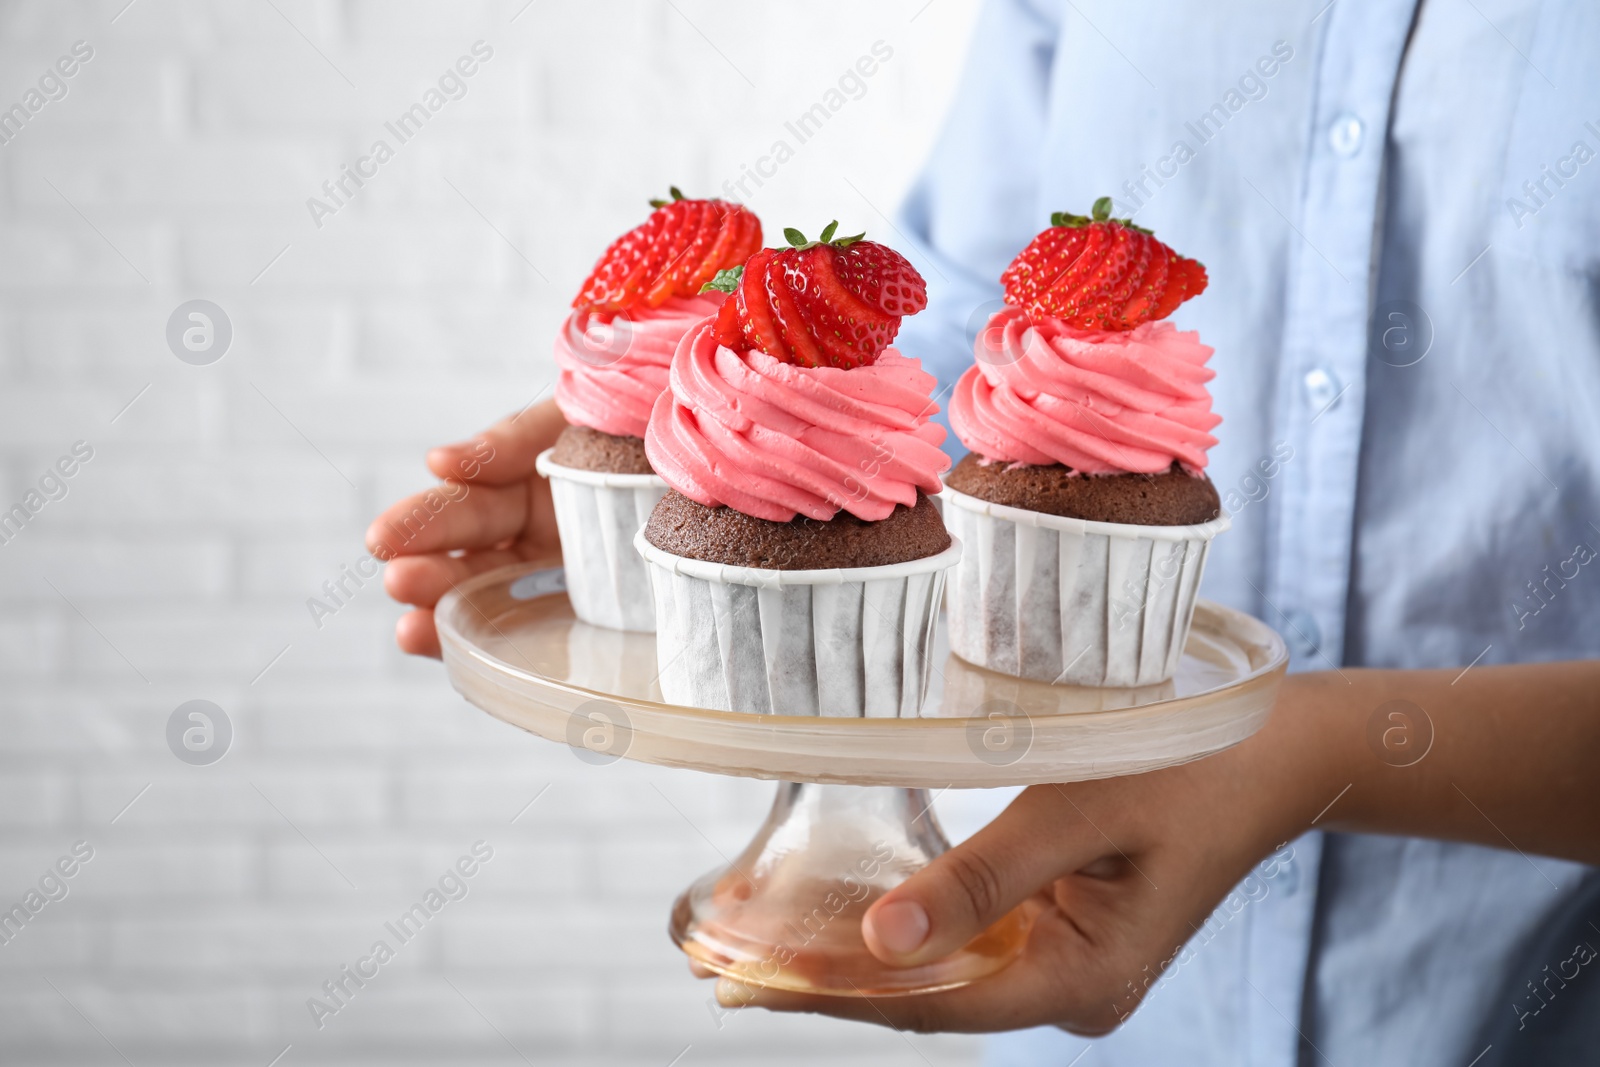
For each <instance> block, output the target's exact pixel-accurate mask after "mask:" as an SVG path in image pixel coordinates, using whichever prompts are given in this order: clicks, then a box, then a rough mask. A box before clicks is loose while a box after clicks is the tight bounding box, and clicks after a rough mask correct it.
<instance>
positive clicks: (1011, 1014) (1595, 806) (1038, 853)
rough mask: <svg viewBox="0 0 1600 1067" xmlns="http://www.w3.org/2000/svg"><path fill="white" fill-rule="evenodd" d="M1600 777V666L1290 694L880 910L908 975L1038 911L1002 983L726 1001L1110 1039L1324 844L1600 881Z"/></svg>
mask: <svg viewBox="0 0 1600 1067" xmlns="http://www.w3.org/2000/svg"><path fill="white" fill-rule="evenodd" d="M1396 708H1399V709H1401V710H1402V711H1403V713H1404V717H1403V718H1395V717H1394V716H1395V715H1396V714H1397V712H1396V710H1395V709H1396ZM1402 722H1404V723H1405V727H1404V729H1405V731H1408V734H1407V735H1406V736H1400V735H1399V734H1397V733H1396V731H1397V730H1400V726H1399V725H1397V724H1399V723H1402ZM1396 742H1400V743H1403V744H1404V745H1407V746H1410V747H1404V748H1399V749H1394V748H1391V747H1390V746H1391V744H1393V743H1396ZM1597 766H1600V662H1596V661H1576V662H1569V663H1541V664H1527V665H1521V666H1507V667H1478V668H1475V669H1473V670H1472V671H1471V673H1464V672H1460V671H1383V670H1355V669H1348V670H1344V671H1330V672H1319V673H1307V674H1297V675H1292V676H1290V677H1288V678H1286V679H1285V680H1284V683H1283V688H1282V690H1281V692H1280V695H1279V699H1278V702H1277V705H1276V707H1275V708H1274V709H1273V712H1272V715H1271V717H1270V718H1269V720H1268V722H1267V724H1266V725H1265V726H1264V727H1263V728H1262V729H1261V731H1260V732H1259V733H1257V734H1256V735H1255V736H1253V737H1251V738H1250V739H1248V740H1247V741H1245V742H1243V743H1242V744H1239V745H1237V746H1235V747H1233V748H1231V749H1228V750H1226V751H1224V752H1220V753H1218V754H1216V755H1214V756H1210V757H1208V758H1206V759H1202V760H1197V761H1195V762H1193V763H1188V764H1185V765H1183V766H1180V767H1173V768H1169V769H1167V770H1162V771H1155V772H1152V773H1149V774H1142V775H1136V776H1133V777H1128V778H1111V779H1104V780H1101V781H1093V782H1077V783H1073V784H1069V785H1060V786H1054V785H1043V786H1033V787H1031V788H1029V789H1028V790H1026V791H1025V792H1023V793H1022V794H1021V795H1020V796H1019V797H1018V798H1017V799H1016V800H1015V801H1014V802H1013V803H1012V804H1011V805H1010V806H1009V807H1008V808H1006V810H1005V811H1004V812H1002V813H1001V815H1000V816H999V817H998V818H997V819H995V821H994V822H993V823H991V824H990V825H989V826H987V827H985V828H984V829H983V830H981V831H980V832H979V833H977V834H976V835H974V836H973V837H972V838H971V839H970V840H968V841H965V842H963V843H962V844H961V845H959V846H957V847H956V848H954V849H952V850H950V851H949V852H948V853H946V854H945V855H944V856H941V857H940V858H939V859H937V860H935V861H934V862H933V863H932V864H930V865H929V866H928V867H927V868H926V869H924V870H922V871H920V872H918V873H917V874H916V875H914V876H913V877H911V878H910V879H908V880H907V881H906V882H905V883H904V884H903V885H901V886H899V887H898V888H896V889H894V890H893V891H891V892H889V893H887V894H885V895H884V896H883V897H882V898H881V899H879V900H878V901H877V902H875V903H874V904H873V906H872V907H871V908H870V909H869V910H868V912H867V915H866V918H865V920H864V926H863V933H864V937H865V939H866V942H867V947H868V948H869V949H870V950H871V952H872V954H873V955H874V956H877V957H878V958H879V959H881V960H883V961H884V962H885V963H890V964H898V965H909V964H916V963H922V962H925V961H927V960H933V959H937V958H939V957H941V956H945V955H948V954H949V953H950V952H952V951H954V950H955V949H957V948H959V947H960V946H961V945H963V944H965V943H966V942H967V941H969V940H971V939H972V938H973V937H974V936H975V935H976V934H977V933H978V932H979V931H981V930H983V929H984V928H985V927H987V926H989V925H990V924H992V923H993V922H995V921H996V920H997V919H999V918H1000V917H1001V916H1003V915H1004V914H1005V913H1006V912H1007V911H1008V910H1010V909H1011V908H1013V907H1015V906H1017V905H1018V904H1023V905H1024V906H1026V907H1029V908H1030V909H1033V910H1034V911H1035V913H1036V920H1035V924H1034V927H1033V932H1032V934H1031V936H1030V938H1029V940H1028V943H1027V945H1026V946H1025V948H1024V950H1023V954H1022V956H1021V957H1020V958H1019V959H1018V960H1017V962H1016V963H1014V964H1012V965H1011V966H1010V967H1008V968H1006V969H1005V970H1003V971H1001V972H1000V973H999V974H997V975H995V976H994V977H992V978H989V979H986V980H984V981H981V982H977V983H975V984H973V985H970V986H967V987H965V988H962V989H956V990H951V991H948V992H944V993H933V994H929V995H926V996H908V997H882V998H872V999H867V998H857V997H824V996H814V995H807V994H799V993H788V992H782V991H778V990H770V989H755V988H753V987H751V986H747V985H744V984H741V983H738V982H735V981H731V980H729V979H722V980H720V981H719V982H718V984H717V999H718V1000H719V1001H720V1002H721V1003H722V1004H723V1005H724V1006H726V1007H744V1006H759V1007H765V1008H769V1009H772V1010H775V1011H811V1012H820V1013H822V1014H827V1015H836V1016H840V1017H843V1018H850V1019H858V1020H861V1021H863V1022H870V1023H877V1024H880V1025H891V1026H895V1027H897V1028H902V1029H913V1030H922V1031H931V1030H955V1031H996V1030H1010V1029H1016V1028H1019V1027H1026V1026H1038V1025H1042V1024H1054V1025H1056V1026H1060V1027H1062V1028H1064V1029H1067V1030H1071V1031H1073V1032H1075V1033H1082V1034H1100V1033H1105V1032H1106V1031H1108V1030H1111V1029H1113V1028H1114V1027H1116V1026H1117V1025H1118V1024H1119V1023H1120V1022H1121V1021H1122V1020H1123V1019H1125V1018H1126V1017H1127V1016H1128V1014H1129V1013H1131V1012H1132V1011H1133V1009H1134V1008H1135V1007H1136V1006H1137V1005H1138V1003H1139V1001H1140V1000H1141V999H1142V997H1143V996H1144V995H1145V993H1146V991H1147V990H1148V989H1149V988H1150V986H1151V985H1152V984H1153V983H1154V982H1155V980H1156V979H1157V978H1159V977H1160V975H1161V974H1162V972H1163V970H1164V969H1168V968H1171V967H1181V966H1182V965H1183V963H1184V961H1185V959H1186V957H1185V956H1184V955H1183V954H1182V949H1183V946H1184V944H1185V942H1187V941H1188V940H1189V939H1190V937H1192V936H1193V935H1194V934H1195V933H1196V932H1197V931H1198V930H1199V928H1200V926H1201V924H1202V923H1203V922H1204V921H1205V920H1206V918H1207V916H1208V915H1210V913H1211V912H1212V910H1213V909H1214V908H1215V907H1216V906H1217V904H1218V903H1219V902H1220V901H1222V900H1223V898H1224V897H1225V896H1226V895H1227V894H1228V892H1229V890H1230V889H1231V888H1232V887H1233V886H1234V885H1236V884H1237V883H1239V881H1240V880H1241V879H1243V878H1244V877H1245V875H1246V874H1248V873H1249V872H1250V870H1251V868H1252V867H1255V866H1256V865H1257V864H1258V863H1261V861H1262V860H1263V858H1265V857H1268V856H1269V854H1270V853H1272V852H1273V850H1274V849H1276V848H1278V847H1280V845H1281V844H1282V843H1284V842H1288V841H1290V840H1292V839H1294V838H1295V837H1298V836H1299V835H1300V834H1301V833H1302V832H1304V831H1305V830H1306V829H1308V828H1310V827H1312V826H1313V825H1315V826H1317V827H1318V828H1323V829H1332V830H1345V831H1356V832H1365V833H1386V834H1403V835H1407V836H1415V837H1434V838H1442V839H1447V840H1456V841H1468V842H1473V843H1476V844H1481V845H1487V846H1491V847H1497V848H1517V849H1521V850H1525V851H1527V852H1534V853H1542V854H1544V855H1550V856H1558V857H1562V858H1566V859H1573V860H1578V861H1580V862H1587V863H1595V862H1600V775H1597V774H1596V773H1595V770H1594V769H1595V767H1597ZM1285 858H1286V854H1281V855H1278V856H1273V857H1272V858H1271V859H1267V860H1266V863H1265V864H1263V865H1262V867H1261V874H1260V877H1259V880H1260V881H1262V882H1265V883H1267V884H1268V885H1270V877H1271V876H1272V875H1274V874H1275V873H1276V868H1275V867H1274V866H1272V865H1274V864H1276V863H1279V862H1281V861H1282V860H1283V859H1285ZM1244 888H1245V889H1246V890H1248V889H1249V888H1250V883H1249V882H1247V883H1246V885H1245V887H1244ZM1268 891H1270V889H1269V890H1268Z"/></svg>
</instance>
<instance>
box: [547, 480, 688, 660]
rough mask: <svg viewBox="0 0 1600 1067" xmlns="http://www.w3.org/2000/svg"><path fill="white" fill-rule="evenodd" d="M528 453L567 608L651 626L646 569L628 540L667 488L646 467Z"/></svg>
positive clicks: (603, 621) (596, 618)
mask: <svg viewBox="0 0 1600 1067" xmlns="http://www.w3.org/2000/svg"><path fill="white" fill-rule="evenodd" d="M550 451H551V450H546V451H544V452H541V453H539V457H538V459H536V460H535V461H534V467H535V469H537V470H538V472H539V473H540V474H542V475H544V476H545V477H546V478H548V479H550V495H551V497H552V498H553V499H554V501H555V508H556V528H557V529H558V530H559V531H560V533H561V559H562V563H563V565H564V566H565V567H566V571H567V597H568V598H569V599H570V600H571V601H572V611H573V613H574V614H576V615H577V616H578V618H580V619H582V620H583V621H584V622H586V623H589V624H590V625H592V626H608V627H610V628H611V629H613V630H637V631H641V632H644V633H648V632H650V631H651V630H654V629H655V628H656V611H655V604H654V602H653V599H652V594H651V592H650V574H649V572H648V570H647V569H646V568H645V564H644V560H642V559H640V558H639V553H638V552H636V551H634V548H633V535H634V534H636V533H638V532H639V531H640V530H641V529H643V528H644V524H645V522H646V521H647V520H648V519H649V518H650V511H651V509H652V508H654V507H655V506H656V502H657V501H659V500H660V499H661V498H662V497H663V496H665V495H666V492H667V483H666V482H664V481H662V480H661V478H660V477H658V476H657V475H654V474H611V473H608V472H606V471H588V470H580V469H578V468H576V467H563V466H562V465H561V464H559V463H555V462H552V461H551V459H550Z"/></svg>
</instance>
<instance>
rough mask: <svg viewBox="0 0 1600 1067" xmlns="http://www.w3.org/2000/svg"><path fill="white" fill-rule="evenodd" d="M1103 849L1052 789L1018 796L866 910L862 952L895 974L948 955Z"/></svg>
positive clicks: (1035, 789) (1101, 842)
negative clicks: (866, 951)
mask: <svg viewBox="0 0 1600 1067" xmlns="http://www.w3.org/2000/svg"><path fill="white" fill-rule="evenodd" d="M1063 809H1064V810H1063ZM1105 850H1106V845H1105V840H1104V839H1103V838H1101V837H1100V836H1099V835H1098V834H1096V833H1094V832H1093V831H1091V830H1089V829H1088V827H1087V825H1086V824H1085V820H1084V819H1083V817H1082V816H1081V815H1078V814H1077V813H1076V812H1075V811H1074V809H1073V808H1071V807H1070V806H1069V802H1067V801H1066V799H1065V796H1064V794H1062V793H1061V792H1060V791H1059V790H1057V789H1056V788H1055V787H1054V786H1034V787H1032V788H1030V789H1027V790H1024V791H1023V792H1022V793H1021V795H1019V796H1018V797H1017V799H1016V800H1014V801H1012V802H1011V804H1010V805H1009V806H1008V807H1007V808H1006V810H1005V811H1003V812H1001V813H1000V816H999V817H998V818H997V819H995V820H994V822H992V823H990V824H989V825H988V826H986V827H984V828H983V829H982V830H980V831H978V832H977V833H976V834H974V835H973V836H972V837H971V838H969V839H968V840H966V841H964V842H962V843H961V844H960V845H957V846H956V847H955V848H953V849H951V850H950V851H949V852H946V853H945V854H944V855H942V856H940V857H939V858H938V859H936V860H934V861H933V862H932V863H930V864H929V865H928V866H927V867H925V868H924V869H923V870H921V871H918V872H917V873H916V874H914V875H912V876H911V877H910V878H908V879H907V880H906V881H905V882H904V883H903V884H901V885H900V886H897V887H896V888H895V889H893V890H891V891H890V892H888V893H886V894H885V895H884V896H883V897H882V898H881V899H879V900H878V901H877V903H875V904H874V905H873V906H872V908H871V909H870V910H868V912H867V915H866V919H865V921H864V922H863V924H862V934H863V936H864V938H865V940H866V943H867V948H868V949H870V950H871V951H872V954H873V955H874V956H876V957H878V958H879V959H881V960H883V961H884V962H885V963H889V964H893V965H895V966H901V967H906V966H914V965H916V964H921V963H926V962H928V961H930V960H936V959H940V958H941V957H944V956H948V955H949V954H950V953H952V952H954V951H956V950H957V949H959V948H961V947H962V946H963V945H965V944H966V943H967V942H969V941H971V940H972V939H973V938H974V937H976V936H978V934H980V933H982V932H983V931H984V930H986V929H987V928H988V927H990V926H992V925H993V924H994V923H995V922H997V921H998V920H999V919H1001V918H1002V917H1003V916H1004V915H1005V914H1006V913H1007V912H1009V911H1010V910H1011V909H1012V908H1014V907H1016V906H1017V905H1018V904H1020V903H1022V902H1023V901H1024V900H1027V899H1028V898H1029V897H1031V896H1033V895H1034V894H1035V893H1037V892H1038V891H1039V887H1040V886H1043V885H1048V884H1050V883H1051V882H1053V881H1054V880H1055V879H1057V878H1059V877H1061V876H1062V875H1064V874H1067V873H1069V872H1071V871H1073V870H1076V869H1077V868H1078V867H1080V866H1082V865H1083V864H1085V863H1089V862H1091V861H1092V860H1094V859H1096V858H1097V857H1098V856H1099V854H1100V853H1101V852H1103V851H1105Z"/></svg>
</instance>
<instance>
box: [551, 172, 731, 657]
mask: <svg viewBox="0 0 1600 1067" xmlns="http://www.w3.org/2000/svg"><path fill="white" fill-rule="evenodd" d="M672 196H673V198H672V200H670V201H652V205H653V206H654V207H655V209H656V210H655V211H654V212H653V213H652V214H651V216H650V218H649V219H647V220H646V221H645V222H644V223H643V224H642V225H640V226H638V227H637V228H635V229H633V230H631V231H629V232H628V233H626V234H624V235H623V236H621V237H619V238H618V239H617V240H616V241H614V242H612V244H611V246H610V247H609V248H607V249H606V251H605V254H604V255H603V256H601V257H600V261H599V262H598V263H597V264H596V265H595V268H594V271H593V273H592V274H590V276H589V279H588V280H587V281H586V282H585V283H584V285H583V289H582V290H581V291H580V292H579V294H578V296H577V299H575V300H574V301H573V304H572V306H573V311H572V314H571V315H569V316H568V317H567V320H566V322H565V323H564V324H563V326H562V329H561V332H560V334H558V335H557V337H556V343H555V358H556V365H557V366H558V367H559V368H560V376H559V377H558V378H557V379H556V390H555V394H556V406H557V407H559V408H560V409H561V414H562V415H563V416H564V417H565V418H566V420H567V422H568V426H567V428H566V429H565V430H563V431H562V432H561V436H560V437H559V438H557V439H556V443H555V446H554V447H553V448H551V449H549V450H547V451H546V452H544V453H543V454H541V455H540V456H539V457H538V459H537V461H536V463H535V466H536V468H537V469H538V471H539V473H540V474H542V475H543V476H545V477H546V478H548V479H550V490H551V496H552V498H553V500H554V503H555V511H556V526H557V528H558V529H559V530H560V533H561V548H562V558H563V561H564V563H565V566H566V577H567V595H568V596H569V598H570V599H571V601H572V610H573V612H574V613H575V614H576V615H577V616H578V618H580V619H582V620H583V621H584V622H587V623H591V624H593V625H596V626H608V627H612V628H614V629H619V630H644V631H648V630H650V629H652V628H654V626H655V607H654V605H653V604H652V603H651V593H650V580H649V577H648V575H647V573H646V572H645V569H644V564H643V563H642V562H641V561H640V559H639V556H638V553H636V552H635V551H634V550H633V535H634V534H635V533H636V532H638V530H639V527H640V526H642V525H643V524H644V521H645V519H646V517H647V516H648V515H649V513H650V509H651V508H652V507H654V506H655V503H656V501H657V500H660V499H661V495H662V494H663V493H665V492H666V489H667V485H666V483H665V482H663V481H662V480H661V479H660V478H659V477H657V476H656V474H655V473H654V471H652V470H651V468H650V461H649V459H648V457H647V456H646V455H645V450H644V431H645V426H646V424H647V423H648V422H649V420H650V411H651V408H652V407H653V406H654V405H655V402H656V398H657V397H659V396H660V395H661V392H662V390H663V389H665V388H666V386H667V368H668V366H669V365H670V364H671V362H672V355H673V353H674V352H675V351H676V350H677V348H678V344H679V342H680V341H682V340H683V337H684V335H685V334H687V333H689V332H690V331H691V330H692V329H694V328H695V327H697V326H698V325H700V324H701V323H702V322H705V321H706V320H707V319H708V318H710V317H711V316H713V315H715V314H716V313H717V310H718V309H719V308H720V307H721V306H722V302H723V299H724V296H723V294H722V293H720V292H716V291H712V292H708V293H701V292H700V289H701V288H702V287H703V285H704V284H705V283H706V282H707V281H710V280H711V279H712V278H714V277H715V276H716V273H717V271H719V270H722V269H724V268H726V267H731V266H734V265H736V264H738V263H741V262H743V260H744V259H745V258H746V257H747V256H749V255H750V253H751V252H753V251H755V250H756V249H757V248H759V247H760V245H761V224H760V222H759V221H757V220H756V217H755V216H754V215H752V214H751V213H750V212H749V211H747V210H745V209H744V208H742V207H739V206H737V205H734V204H729V203H726V202H724V201H721V200H687V199H684V198H683V195H682V194H681V193H679V192H678V191H677V189H673V190H672Z"/></svg>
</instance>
